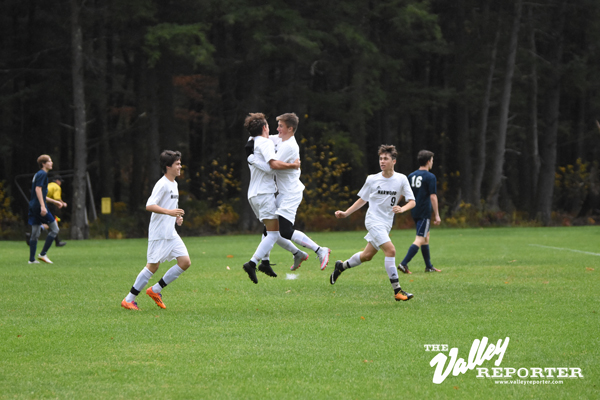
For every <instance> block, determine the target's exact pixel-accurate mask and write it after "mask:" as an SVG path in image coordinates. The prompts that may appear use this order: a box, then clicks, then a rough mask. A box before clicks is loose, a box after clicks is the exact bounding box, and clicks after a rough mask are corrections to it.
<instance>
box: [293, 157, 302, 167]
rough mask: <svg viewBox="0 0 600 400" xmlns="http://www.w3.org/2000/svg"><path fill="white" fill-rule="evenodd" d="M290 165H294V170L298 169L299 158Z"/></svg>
mask: <svg viewBox="0 0 600 400" xmlns="http://www.w3.org/2000/svg"><path fill="white" fill-rule="evenodd" d="M292 164H294V169H300V159H299V158H296V159H295V160H294V162H293V163H292Z"/></svg>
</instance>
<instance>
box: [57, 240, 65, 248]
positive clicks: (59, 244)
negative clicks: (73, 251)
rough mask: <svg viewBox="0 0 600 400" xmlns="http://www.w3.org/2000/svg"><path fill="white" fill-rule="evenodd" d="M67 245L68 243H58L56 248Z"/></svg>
mask: <svg viewBox="0 0 600 400" xmlns="http://www.w3.org/2000/svg"><path fill="white" fill-rule="evenodd" d="M66 244H67V242H62V241H56V247H63V246H64V245H66Z"/></svg>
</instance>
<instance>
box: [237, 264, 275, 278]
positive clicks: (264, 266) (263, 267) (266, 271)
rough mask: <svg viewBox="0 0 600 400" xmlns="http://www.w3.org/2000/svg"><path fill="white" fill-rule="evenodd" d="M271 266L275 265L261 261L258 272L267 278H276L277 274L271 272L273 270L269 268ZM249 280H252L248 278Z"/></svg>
mask: <svg viewBox="0 0 600 400" xmlns="http://www.w3.org/2000/svg"><path fill="white" fill-rule="evenodd" d="M271 265H276V264H271V263H270V262H269V260H262V262H261V263H260V265H259V266H258V270H259V271H260V272H262V273H263V274H265V275H267V276H270V277H272V278H277V274H276V273H275V271H273V268H271ZM244 269H245V267H244ZM250 279H252V278H250ZM255 283H256V282H255Z"/></svg>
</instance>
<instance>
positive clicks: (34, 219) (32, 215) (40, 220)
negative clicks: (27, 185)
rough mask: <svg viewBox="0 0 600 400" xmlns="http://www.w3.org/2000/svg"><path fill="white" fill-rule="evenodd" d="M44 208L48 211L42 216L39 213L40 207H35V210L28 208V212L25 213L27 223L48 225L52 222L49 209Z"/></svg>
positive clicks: (52, 217)
mask: <svg viewBox="0 0 600 400" xmlns="http://www.w3.org/2000/svg"><path fill="white" fill-rule="evenodd" d="M46 210H47V211H48V212H47V213H46V215H44V216H43V217H42V214H41V213H40V212H41V208H37V209H36V210H32V209H29V214H28V215H27V223H28V224H29V225H43V224H46V225H50V224H51V223H53V222H54V216H53V215H52V213H51V212H50V210H48V208H46Z"/></svg>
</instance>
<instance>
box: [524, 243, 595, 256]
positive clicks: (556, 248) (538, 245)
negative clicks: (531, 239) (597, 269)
mask: <svg viewBox="0 0 600 400" xmlns="http://www.w3.org/2000/svg"><path fill="white" fill-rule="evenodd" d="M530 246H536V247H543V248H545V249H554V250H566V251H572V252H574V253H581V254H589V255H592V256H598V257H600V253H591V252H589V251H581V250H573V249H565V248H563V247H552V246H543V245H541V244H530Z"/></svg>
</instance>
